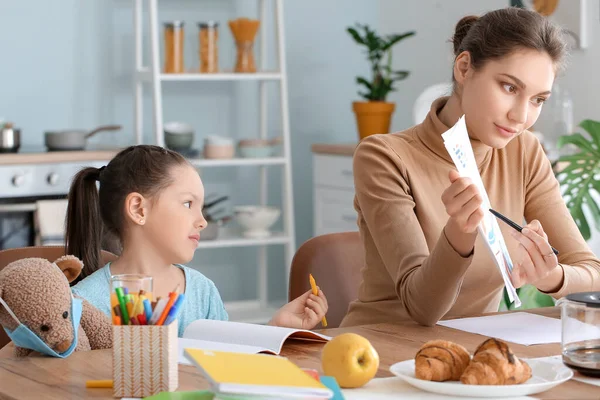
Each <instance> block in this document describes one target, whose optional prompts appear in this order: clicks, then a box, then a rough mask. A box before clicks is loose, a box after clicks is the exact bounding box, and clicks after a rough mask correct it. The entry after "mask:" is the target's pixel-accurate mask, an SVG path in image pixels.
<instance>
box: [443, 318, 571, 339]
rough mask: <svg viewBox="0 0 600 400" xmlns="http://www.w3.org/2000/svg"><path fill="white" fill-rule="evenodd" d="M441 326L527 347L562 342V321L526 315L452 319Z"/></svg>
mask: <svg viewBox="0 0 600 400" xmlns="http://www.w3.org/2000/svg"><path fill="white" fill-rule="evenodd" d="M438 325H442V326H447V327H449V328H454V329H458V330H461V331H465V332H471V333H477V334H479V335H484V336H489V337H495V338H498V339H502V340H505V341H507V342H511V343H517V344H523V345H525V346H530V345H533V344H545V343H560V340H561V321H560V319H556V318H549V317H544V316H541V315H536V314H530V313H526V312H515V313H508V314H497V315H489V316H485V317H473V318H459V319H452V320H448V321H439V322H438Z"/></svg>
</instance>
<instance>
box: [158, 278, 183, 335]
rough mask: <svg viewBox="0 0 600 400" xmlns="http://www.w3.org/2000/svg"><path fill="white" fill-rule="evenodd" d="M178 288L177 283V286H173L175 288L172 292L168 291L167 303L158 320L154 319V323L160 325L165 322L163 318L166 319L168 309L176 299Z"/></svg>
mask: <svg viewBox="0 0 600 400" xmlns="http://www.w3.org/2000/svg"><path fill="white" fill-rule="evenodd" d="M178 289H179V285H177V287H176V288H175V290H174V291H173V292H171V293H169V301H168V302H167V305H166V306H165V308H164V309H163V311H162V314H161V315H160V317H159V318H158V321H156V325H162V324H163V323H164V322H165V319H167V316H168V315H169V310H170V309H171V307H172V306H173V304H174V303H175V300H177V292H178Z"/></svg>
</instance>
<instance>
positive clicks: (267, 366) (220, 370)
mask: <svg viewBox="0 0 600 400" xmlns="http://www.w3.org/2000/svg"><path fill="white" fill-rule="evenodd" d="M185 355H186V357H187V358H189V359H190V361H192V363H193V365H195V366H196V367H197V368H198V369H200V371H201V372H202V373H203V374H204V376H206V378H207V379H208V380H209V382H210V384H211V387H212V390H213V391H215V392H216V393H219V394H229V395H250V396H257V397H256V398H263V396H264V397H269V398H271V397H273V398H303V399H306V398H311V399H329V398H331V397H332V395H333V393H332V391H331V390H329V389H328V388H327V387H326V386H325V385H323V384H322V383H321V382H319V381H317V380H316V379H314V378H312V377H311V376H309V375H308V374H307V373H306V372H304V371H302V370H301V369H300V368H299V367H298V366H297V365H296V364H294V363H293V362H291V361H290V360H288V359H287V358H285V357H279V356H272V355H266V354H240V353H229V352H220V351H211V350H194V349H186V350H185Z"/></svg>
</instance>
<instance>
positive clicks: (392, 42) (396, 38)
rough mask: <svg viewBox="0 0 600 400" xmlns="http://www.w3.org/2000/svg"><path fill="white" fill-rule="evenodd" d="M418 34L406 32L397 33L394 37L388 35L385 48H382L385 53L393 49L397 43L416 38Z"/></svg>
mask: <svg viewBox="0 0 600 400" xmlns="http://www.w3.org/2000/svg"><path fill="white" fill-rule="evenodd" d="M415 34H416V32H415V31H410V32H405V33H401V34H398V33H395V34H392V35H388V36H386V40H385V41H384V42H385V44H384V45H383V47H382V48H381V49H382V50H383V51H384V52H385V51H388V50H389V49H390V48H392V46H393V45H395V44H396V43H398V42H399V41H401V40H403V39H406V38H408V37H411V36H414V35H415Z"/></svg>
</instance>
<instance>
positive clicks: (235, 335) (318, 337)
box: [179, 319, 331, 365]
mask: <svg viewBox="0 0 600 400" xmlns="http://www.w3.org/2000/svg"><path fill="white" fill-rule="evenodd" d="M288 339H298V340H307V341H318V342H327V341H329V340H330V339H331V337H329V336H325V335H322V334H320V333H316V332H312V331H308V330H304V329H292V328H281V327H277V326H268V325H259V324H246V323H242V322H231V321H216V320H209V319H201V320H197V321H194V322H192V323H191V324H189V325H188V327H187V328H186V329H185V332H184V333H183V337H182V338H180V339H179V363H180V364H188V365H191V363H190V362H189V361H188V360H187V358H186V357H185V356H184V355H183V353H184V350H185V349H186V348H188V349H202V350H217V351H229V352H237V353H248V354H252V353H270V354H279V353H280V352H281V348H282V347H283V344H284V343H285V341H286V340H288Z"/></svg>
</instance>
